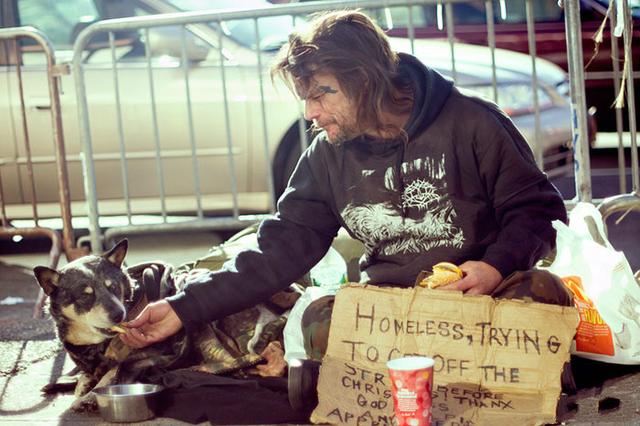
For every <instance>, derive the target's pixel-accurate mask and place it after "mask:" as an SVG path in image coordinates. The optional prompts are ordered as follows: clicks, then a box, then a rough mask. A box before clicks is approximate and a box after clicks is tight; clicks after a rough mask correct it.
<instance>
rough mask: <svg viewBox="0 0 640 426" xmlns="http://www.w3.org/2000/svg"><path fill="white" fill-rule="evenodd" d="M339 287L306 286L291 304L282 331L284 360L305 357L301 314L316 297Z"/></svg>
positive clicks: (334, 292)
mask: <svg viewBox="0 0 640 426" xmlns="http://www.w3.org/2000/svg"><path fill="white" fill-rule="evenodd" d="M339 288H340V287H339V286H333V287H307V288H306V289H305V292H304V294H303V295H302V296H300V298H299V299H298V300H297V301H296V304H295V305H293V308H291V311H290V312H289V316H288V318H287V323H286V324H285V326H284V330H283V331H282V334H283V339H284V360H285V361H286V362H287V364H288V363H289V360H291V359H292V358H298V359H307V354H306V352H305V350H304V339H303V338H302V314H304V310H305V309H307V306H309V304H311V302H313V301H314V300H316V299H319V298H321V297H324V296H333V295H335V294H336V292H337V291H338V289H339Z"/></svg>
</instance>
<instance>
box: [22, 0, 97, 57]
mask: <svg viewBox="0 0 640 426" xmlns="http://www.w3.org/2000/svg"><path fill="white" fill-rule="evenodd" d="M17 4H18V14H19V23H20V25H32V26H34V27H36V28H38V29H39V30H40V31H42V32H43V33H45V34H46V35H47V36H48V37H49V39H50V40H51V42H52V43H53V45H54V47H55V48H56V49H71V46H72V45H73V38H74V36H75V34H74V31H76V30H77V28H78V27H79V26H80V25H82V24H87V23H89V22H93V21H95V20H96V19H98V11H97V9H96V7H95V5H94V3H93V1H92V0H65V1H60V0H18V3H17ZM24 44H28V42H27V39H25V43H24Z"/></svg>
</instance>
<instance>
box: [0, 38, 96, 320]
mask: <svg viewBox="0 0 640 426" xmlns="http://www.w3.org/2000/svg"><path fill="white" fill-rule="evenodd" d="M21 38H29V39H31V40H33V41H35V42H36V43H37V44H38V46H39V47H40V48H41V49H42V52H43V55H45V57H46V61H47V75H46V77H47V83H48V89H49V102H50V110H51V133H52V135H53V142H54V149H55V157H56V161H55V162H56V171H57V179H58V198H59V210H60V217H61V219H62V237H61V236H60V233H59V232H58V231H56V230H54V229H51V228H47V227H41V226H39V223H38V222H39V214H38V194H37V191H36V183H35V179H34V175H35V173H36V172H35V171H34V164H33V161H32V160H33V159H32V147H31V143H30V139H29V123H28V122H27V117H26V114H25V99H24V94H23V79H22V64H21V57H20V52H21V50H20V49H19V48H18V40H19V39H21ZM0 42H1V43H3V44H4V48H5V52H7V53H8V56H11V59H13V60H15V76H16V80H15V83H16V86H17V90H18V97H19V104H20V108H19V109H20V113H21V124H22V139H23V142H24V144H23V149H24V156H23V157H22V156H20V153H19V152H18V151H16V153H15V157H14V158H13V159H9V158H4V159H3V161H2V162H1V163H0V168H5V169H6V168H8V167H9V166H13V167H15V169H16V173H17V174H20V172H21V171H20V169H21V168H22V167H23V166H24V167H26V176H27V180H28V182H27V185H26V186H27V188H28V189H27V191H28V198H29V201H30V204H31V212H32V215H33V220H34V226H33V227H14V226H12V225H11V217H10V215H8V214H7V203H6V198H5V195H4V194H5V192H4V188H3V184H2V173H1V172H2V170H0V215H1V220H2V227H0V237H11V238H34V237H46V238H49V239H50V240H51V250H50V252H49V266H50V267H51V268H55V267H56V266H57V264H58V261H59V259H60V255H61V254H62V253H64V254H65V255H66V257H67V259H69V260H72V259H75V258H77V257H79V256H80V255H82V254H84V251H83V250H81V249H78V248H77V246H76V241H75V238H74V235H73V227H72V224H71V204H70V199H69V182H68V174H67V164H66V161H65V146H64V136H63V131H62V121H61V115H60V95H59V91H58V78H59V75H60V72H62V70H63V69H62V68H60V67H58V66H57V65H56V62H55V56H54V51H53V48H52V45H51V42H50V41H49V39H48V38H47V37H46V35H45V34H43V33H42V32H40V31H39V30H37V29H36V28H33V27H17V28H4V29H0ZM11 53H14V54H15V55H11ZM10 68H12V67H7V72H9V70H10ZM7 81H9V78H7ZM7 101H8V100H7ZM7 143H8V141H7ZM43 302H44V293H43V292H42V290H40V294H39V297H38V301H37V302H36V305H35V308H34V316H39V315H40V313H41V310H42V305H43Z"/></svg>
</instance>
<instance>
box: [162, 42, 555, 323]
mask: <svg viewBox="0 0 640 426" xmlns="http://www.w3.org/2000/svg"><path fill="white" fill-rule="evenodd" d="M400 70H401V73H402V75H403V76H404V77H406V79H407V80H409V81H411V85H412V87H413V94H414V105H413V110H412V112H411V115H410V118H409V121H408V124H407V126H406V127H405V130H406V132H407V134H408V136H409V138H408V142H406V143H404V142H403V141H401V140H374V139H371V138H369V137H366V136H362V137H359V138H356V139H354V140H351V141H347V142H345V143H343V144H340V145H334V144H330V143H328V142H327V141H326V136H325V135H324V134H320V135H319V136H318V137H317V138H316V140H315V141H314V142H313V143H312V144H311V146H310V147H309V148H308V149H307V150H306V151H305V152H304V153H303V155H302V157H301V158H300V161H299V162H298V165H297V166H296V169H295V171H294V173H293V175H292V177H291V180H290V182H289V187H288V188H287V189H286V191H285V193H284V194H283V196H282V197H281V198H280V200H279V202H278V213H277V214H276V216H275V218H273V219H267V220H265V221H264V222H263V223H262V224H261V226H260V228H259V231H258V243H259V249H258V250H247V251H245V252H242V253H240V254H239V255H238V256H237V257H236V258H234V259H232V260H230V261H228V262H227V263H226V264H225V265H224V267H223V269H222V270H220V271H216V272H209V273H207V274H204V275H202V276H200V277H198V278H197V279H194V280H193V281H192V282H190V283H189V285H188V286H187V287H186V288H185V290H184V292H182V293H180V294H178V295H176V296H173V297H171V298H170V299H169V302H170V304H171V306H172V307H173V308H174V310H175V311H176V313H177V314H178V316H179V317H180V319H181V320H182V321H183V323H184V324H185V326H186V327H187V328H188V327H190V326H191V325H195V324H196V323H198V322H202V321H211V320H215V319H219V318H221V317H223V316H226V315H229V314H232V313H235V312H237V311H239V310H241V309H244V308H247V307H249V306H252V305H254V304H256V303H259V302H261V301H264V300H266V299H267V298H268V297H269V296H271V295H272V294H274V293H275V292H277V291H279V290H282V289H284V288H286V287H287V286H288V285H289V284H290V283H291V282H293V281H295V280H296V279H298V278H300V277H301V276H302V275H304V274H305V273H306V272H307V271H308V270H309V269H310V268H311V267H312V266H313V265H314V264H315V263H317V262H318V261H319V260H320V259H321V258H322V257H323V256H324V254H325V253H326V251H327V250H328V248H329V246H330V245H331V242H332V240H333V238H334V237H335V235H336V233H337V231H338V229H339V227H340V226H343V227H344V228H346V229H347V231H348V232H349V234H350V235H351V236H352V237H354V238H356V239H358V240H360V241H362V242H363V243H364V245H365V248H366V253H365V255H364V256H363V258H362V259H361V263H360V267H361V270H362V281H363V282H366V283H369V284H385V285H397V286H404V287H408V286H412V285H413V284H414V281H415V279H416V276H417V275H418V273H419V272H420V271H422V270H430V269H431V266H432V265H433V264H435V263H437V262H441V261H448V262H453V263H456V264H460V263H463V262H464V261H467V260H480V261H484V262H486V263H488V264H490V265H492V266H493V267H495V268H496V269H497V270H498V271H500V273H501V274H502V276H503V277H504V278H506V277H507V276H508V275H509V274H511V273H512V272H514V271H517V270H527V269H530V268H531V267H532V266H533V265H534V263H535V262H536V261H537V260H538V259H539V258H540V257H542V256H544V255H545V254H546V253H547V252H548V251H549V250H550V249H551V248H552V246H553V244H554V239H555V233H554V231H553V228H552V226H551V221H552V220H554V219H560V220H563V221H566V210H565V207H564V203H563V201H562V198H561V197H560V195H559V194H558V192H557V190H556V189H555V188H554V187H553V185H552V184H551V183H550V182H549V181H548V180H547V178H546V176H545V175H544V174H543V173H542V172H540V170H539V169H538V167H537V166H536V164H535V162H534V160H533V155H532V153H531V149H530V148H529V146H528V145H527V143H526V142H525V140H524V138H523V136H522V135H521V134H520V133H519V132H518V130H517V129H516V128H515V126H514V125H513V123H512V122H511V120H510V119H509V118H508V117H507V116H506V115H505V114H504V113H503V112H501V111H500V110H499V109H498V108H497V107H496V106H495V105H494V104H492V103H490V102H487V101H484V100H481V99H479V98H475V97H471V96H467V95H464V94H462V93H460V92H459V91H458V90H457V89H456V88H454V87H453V85H452V83H451V82H450V81H448V80H446V79H445V78H443V77H442V76H441V75H440V74H438V73H437V72H435V71H434V70H431V69H429V68H427V67H426V66H424V65H423V64H422V63H420V62H419V61H418V60H417V59H416V58H414V57H412V56H410V55H406V54H401V62H400Z"/></svg>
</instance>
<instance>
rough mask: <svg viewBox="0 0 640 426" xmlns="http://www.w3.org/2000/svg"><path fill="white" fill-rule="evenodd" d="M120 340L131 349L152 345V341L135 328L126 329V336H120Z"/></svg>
mask: <svg viewBox="0 0 640 426" xmlns="http://www.w3.org/2000/svg"><path fill="white" fill-rule="evenodd" d="M120 339H121V340H122V341H123V342H124V343H125V344H126V345H127V346H131V347H132V348H144V347H145V346H149V345H150V344H152V343H153V341H152V339H150V338H149V337H148V336H146V335H145V334H144V333H143V332H142V331H140V330H138V329H137V328H130V329H128V330H127V333H126V334H123V335H121V336H120Z"/></svg>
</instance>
